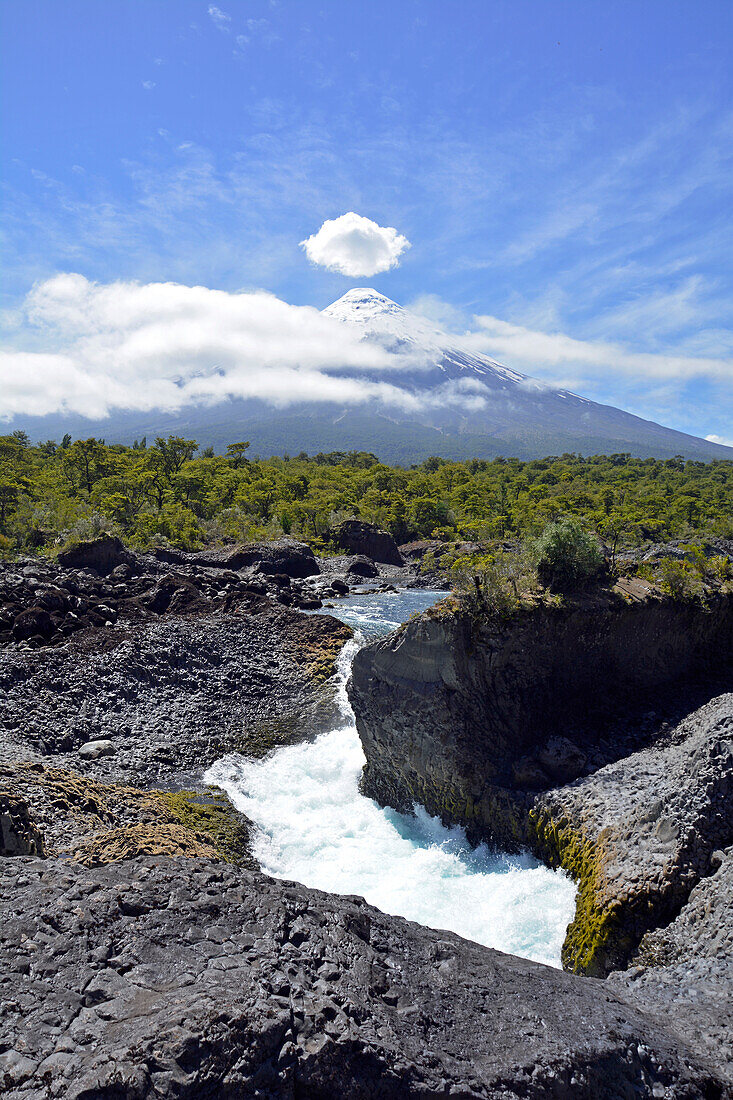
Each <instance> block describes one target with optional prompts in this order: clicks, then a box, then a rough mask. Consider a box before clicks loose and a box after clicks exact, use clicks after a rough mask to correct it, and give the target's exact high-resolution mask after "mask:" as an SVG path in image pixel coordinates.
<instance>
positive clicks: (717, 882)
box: [349, 578, 733, 1075]
mask: <svg viewBox="0 0 733 1100" xmlns="http://www.w3.org/2000/svg"><path fill="white" fill-rule="evenodd" d="M732 667H733V597H732V596H731V594H730V592H728V591H727V589H726V587H725V586H723V587H721V589H720V590H719V591H717V592H713V593H712V596H711V597H710V596H709V597H708V599H707V601H706V602H705V603H703V602H700V601H697V602H692V601H688V602H685V603H680V602H675V601H674V600H672V599H670V598H669V597H665V596H663V595H662V594H661V593H659V592H654V591H652V590H650V586H649V585H648V584H645V583H644V582H642V581H637V580H634V579H630V578H621V579H620V580H619V581H618V582H617V583H616V584H615V585H614V586H613V587H608V586H606V587H602V586H596V587H595V589H593V590H591V591H585V592H582V593H580V594H578V595H577V596H574V597H569V598H567V599H566V600H565V601H564V602H563V604H562V605H561V606H559V607H558V606H557V605H552V604H549V605H548V604H545V603H543V602H542V600H537V601H536V602H535V603H534V605H533V606H524V607H521V608H520V609H519V610H518V612H517V613H516V614H515V615H514V616H513V617H510V618H508V619H503V620H501V619H499V618H498V617H496V618H493V619H492V618H491V617H488V616H487V617H485V618H483V620H482V619H481V618H477V617H476V616H475V615H471V614H469V613H468V612H466V611H462V610H461V609H460V608H459V607H458V606H457V605H456V603H455V601H447V602H446V603H445V604H444V605H442V606H441V605H439V606H438V607H437V608H435V609H433V610H431V611H429V612H427V613H425V614H424V615H422V616H420V617H419V618H417V619H415V620H413V621H411V622H409V623H408V624H406V625H405V626H404V627H403V628H402V629H401V630H398V631H396V632H395V633H394V634H392V635H390V636H389V637H387V638H384V639H381V640H379V641H377V642H374V643H372V644H371V645H370V646H368V647H365V648H364V649H363V650H361V651H360V652H359V653H358V654H357V656H356V658H355V660H354V665H353V669H352V678H351V681H350V684H349V694H350V698H351V700H352V705H353V706H354V710H355V713H356V718H357V727H358V730H359V733H360V736H361V740H362V744H363V747H364V751H365V755H366V758H367V760H366V766H365V769H364V776H363V786H364V790H365V792H366V793H368V794H370V795H371V796H372V797H374V798H376V799H377V800H378V801H380V802H381V803H382V804H383V805H384V804H387V805H391V806H394V807H396V808H397V809H400V810H402V811H409V810H410V808H411V807H412V805H413V804H414V803H415V802H419V803H421V804H422V805H425V806H426V807H427V809H428V810H429V811H430V812H431V813H434V814H437V815H439V816H440V817H441V818H442V820H443V822H444V823H445V824H459V825H462V826H464V827H465V828H466V830H467V832H468V834H469V836H470V837H471V838H472V839H473V840H474V841H476V842H478V841H489V843H497V844H498V845H500V846H514V847H517V848H518V847H522V846H528V847H530V848H531V849H532V850H533V852H534V853H535V854H536V855H538V856H539V857H540V858H541V859H542V860H543V861H544V862H546V863H548V864H550V865H551V866H555V867H562V868H564V869H565V870H567V871H568V872H569V873H570V874H571V875H572V877H573V878H574V879H575V880H576V882H577V883H578V900H577V909H576V914H575V918H574V920H573V922H572V923H571V924H570V926H569V928H568V933H567V937H566V940H565V944H564V948H563V964H564V966H565V967H566V969H569V970H574V971H576V972H577V973H580V974H586V975H598V976H604V975H607V974H609V972H611V971H615V972H616V973H614V975H613V979H612V981H611V983H610V986H612V987H613V988H614V989H616V990H618V991H623V993H624V996H629V997H631V999H633V1000H635V1001H636V1002H637V1003H639V1004H640V1005H643V1006H644V1007H645V1008H647V1009H652V1007H653V1009H654V1010H655V1011H659V1010H663V1008H664V1006H667V1008H668V1010H669V1011H670V1012H671V1014H672V1017H673V1019H674V1020H675V1024H674V1025H673V1026H675V1027H676V1029H677V1032H678V1034H679V1036H680V1038H682V1037H683V1036H687V1035H694V1036H695V1042H696V1043H697V1044H698V1046H699V1047H700V1048H701V1049H704V1050H706V1051H707V1052H708V1053H709V1054H711V1055H712V1056H713V1057H714V1058H716V1059H717V1060H718V1062H719V1063H720V1064H721V1066H722V1072H723V1073H724V1074H728V1075H730V1071H731V1059H730V1050H731V1049H732V1048H731V1038H732V1037H733V1028H732V1027H731V1015H730V1005H731V1004H733V970H731V967H730V965H729V964H730V942H731V939H732V938H733V888H731V878H730V856H731V847H730V846H731V845H732V844H733V695H732V694H730V693H729V692H727V693H726V692H725V691H723V692H722V693H721V694H717V693H719V692H720V691H721V688H723V687H726V686H727V687H728V688H730V687H731V686H732V685H733V681H732V680H731V668H732ZM711 696H712V698H711ZM703 700H704V702H703ZM701 702H703V705H700V703H701ZM716 960H718V962H717V963H716ZM610 986H609V988H610ZM696 1006H697V1007H699V1008H700V1009H701V1011H699V1012H698V1011H697V1010H696ZM703 1006H704V1007H703ZM721 1044H722V1048H723V1049H722V1052H721Z"/></svg>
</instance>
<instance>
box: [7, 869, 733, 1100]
mask: <svg viewBox="0 0 733 1100" xmlns="http://www.w3.org/2000/svg"><path fill="white" fill-rule="evenodd" d="M0 876H2V881H3V890H2V894H1V895H0V1034H2V1042H1V1043H0V1092H2V1095H3V1097H5V1098H6V1100H47V1098H55V1097H58V1098H63V1100H154V1098H173V1097H176V1098H178V1100H203V1098H204V1097H214V1096H216V1097H220V1098H221V1100H235V1098H243V1097H252V1098H255V1097H262V1098H263V1100H264V1098H266V1097H267V1098H271V1100H276V1098H282V1100H292V1098H293V1097H298V1098H301V1100H335V1098H336V1097H349V1098H350V1100H408V1098H414V1100H437V1098H438V1097H447V1096H460V1097H465V1098H466V1100H470V1098H476V1100H511V1098H513V1097H514V1098H517V1100H518V1098H520V1097H521V1098H522V1100H547V1098H549V1097H553V1098H555V1100H571V1098H572V1100H618V1098H620V1097H629V1098H631V1097H640V1098H644V1097H647V1098H650V1100H651V1098H652V1097H665V1098H666V1100H700V1098H706V1100H729V1098H730V1097H731V1096H733V1089H732V1088H731V1085H730V1081H729V1080H726V1077H725V1073H724V1071H723V1070H722V1069H720V1068H718V1066H717V1065H716V1061H718V1058H717V1057H712V1058H708V1057H706V1055H705V1054H704V1053H703V1054H699V1053H698V1052H697V1051H696V1050H695V1049H694V1048H692V1047H691V1046H690V1045H689V1044H688V1043H687V1042H686V1041H685V1039H684V1038H681V1037H680V1036H679V1035H678V1034H676V1033H675V1032H674V1031H673V1030H672V1029H671V1027H670V1021H669V1019H668V1016H667V1013H666V1012H665V1011H664V1009H663V1008H662V1009H659V1008H657V1009H656V1011H642V1010H640V1009H637V1008H635V1007H634V1006H633V1005H632V1004H630V1003H629V1000H628V999H627V996H626V993H625V991H624V989H623V988H619V989H614V990H611V989H608V988H606V987H605V986H604V985H603V984H602V983H600V982H596V981H593V980H592V979H585V980H584V979H580V978H576V977H575V976H573V975H569V974H563V973H562V972H560V971H557V970H552V969H550V968H548V967H544V966H540V965H539V964H536V963H531V962H527V961H525V960H523V959H517V958H513V957H512V956H509V955H503V954H501V953H500V952H497V951H491V950H489V949H487V948H484V947H480V946H479V945H478V944H474V943H469V942H467V941H465V940H461V939H460V938H459V937H458V936H455V935H453V934H452V933H447V932H436V931H431V930H430V929H427V928H422V927H420V926H419V925H416V924H411V923H409V922H408V921H405V920H402V919H400V918H398V917H389V916H385V915H384V914H383V913H380V912H379V911H378V910H376V909H373V908H371V907H370V906H368V905H366V904H365V903H364V901H363V900H362V899H360V898H340V897H333V896H329V895H327V894H322V893H320V892H318V891H315V890H308V889H306V888H304V887H301V886H296V885H293V884H289V883H282V882H274V881H273V880H271V879H267V878H265V877H264V876H263V875H259V874H253V873H249V872H247V871H242V870H236V869H233V868H230V867H227V866H226V865H225V864H222V863H216V862H212V861H209V860H203V859H177V860H170V859H162V858H150V857H148V858H147V859H143V860H139V861H134V862H130V863H127V864H126V865H125V873H124V880H123V879H122V878H121V876H120V869H119V867H114V866H109V867H93V868H84V867H80V866H79V865H78V864H69V863H67V862H62V861H58V860H38V859H33V858H31V857H25V858H24V857H20V858H18V857H16V858H14V859H4V860H3V859H0ZM713 1053H715V1052H713Z"/></svg>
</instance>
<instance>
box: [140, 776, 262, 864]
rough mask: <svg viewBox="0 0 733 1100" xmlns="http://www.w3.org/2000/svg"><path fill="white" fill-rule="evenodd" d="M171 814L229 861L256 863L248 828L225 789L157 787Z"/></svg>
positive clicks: (159, 795) (159, 796) (158, 794)
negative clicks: (178, 789)
mask: <svg viewBox="0 0 733 1100" xmlns="http://www.w3.org/2000/svg"><path fill="white" fill-rule="evenodd" d="M155 793H156V794H157V796H158V798H159V799H160V800H161V802H162V803H163V805H164V806H165V808H166V810H167V812H168V813H169V815H170V817H171V818H172V819H173V820H174V821H177V822H179V823H180V824H181V825H184V826H185V827H186V828H187V829H190V830H191V831H192V832H194V833H197V834H199V835H200V836H203V837H204V838H205V839H206V840H207V841H208V842H209V844H211V845H212V847H213V848H214V849H215V850H216V852H217V853H218V854H219V855H220V856H221V858H222V859H225V860H226V861H227V863H236V864H239V865H240V866H250V867H256V866H257V865H256V863H255V861H254V859H253V858H252V855H251V853H250V849H249V830H248V828H247V824H246V821H245V819H244V818H243V817H242V816H241V815H240V814H238V813H237V811H236V810H235V808H234V806H233V805H232V803H231V802H230V800H229V798H228V797H227V795H226V794H224V792H223V791H217V790H215V789H214V788H209V790H208V791H207V792H206V793H202V792H200V791H156V792H155Z"/></svg>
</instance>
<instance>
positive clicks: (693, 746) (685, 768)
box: [529, 694, 733, 975]
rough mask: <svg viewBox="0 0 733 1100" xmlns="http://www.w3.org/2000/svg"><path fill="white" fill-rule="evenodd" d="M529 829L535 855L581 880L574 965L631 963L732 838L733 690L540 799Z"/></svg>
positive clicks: (598, 968) (570, 960)
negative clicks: (648, 742) (646, 744)
mask: <svg viewBox="0 0 733 1100" xmlns="http://www.w3.org/2000/svg"><path fill="white" fill-rule="evenodd" d="M529 833H530V842H531V844H532V847H533V849H534V851H535V852H536V853H537V854H538V855H539V856H540V857H541V858H543V859H544V860H545V861H546V862H548V863H550V864H552V865H553V866H562V867H565V868H566V869H567V870H568V871H570V872H571V873H572V875H573V877H574V878H575V879H576V880H577V882H578V885H579V890H578V902H577V910H576V914H575V919H574V921H573V923H572V924H571V925H570V927H569V929H568V934H567V938H566V940H565V944H564V947H563V963H564V965H565V966H566V968H568V969H571V970H576V971H580V972H582V973H591V974H599V975H600V974H606V973H608V971H609V970H613V969H618V968H620V967H622V966H625V965H626V964H627V963H628V961H629V958H630V956H631V954H632V952H633V951H634V950H635V949H636V948H637V946H638V944H639V941H640V940H641V938H642V936H644V934H645V933H646V932H648V931H649V930H650V929H656V928H659V927H661V926H664V925H666V924H667V923H668V922H669V921H670V919H672V918H673V917H675V916H676V915H677V913H678V912H679V911H680V908H681V907H682V905H683V904H684V903H685V902H686V900H687V898H688V896H689V895H690V892H691V891H692V889H693V887H694V886H695V885H696V884H697V883H698V882H699V881H700V880H701V879H702V878H703V877H705V876H707V875H709V874H710V872H711V870H712V868H713V866H714V854H715V853H716V851H718V850H720V849H722V848H725V847H726V846H727V845H729V844H730V843H732V842H733V695H731V694H727V695H721V696H719V697H718V698H716V699H713V700H712V701H711V702H710V703H708V704H706V705H705V706H703V707H700V709H699V710H697V711H695V713H694V714H691V715H689V717H688V718H686V719H685V720H684V721H683V722H681V723H680V724H679V726H677V727H676V728H675V729H674V730H672V731H671V733H670V734H668V735H667V736H666V737H665V739H664V741H663V742H661V743H656V744H655V745H653V746H651V747H650V748H647V749H644V750H642V751H641V752H637V753H633V754H632V755H631V756H628V757H626V758H625V759H622V760H619V761H617V762H616V763H615V764H610V765H608V766H607V767H605V768H601V769H600V770H599V771H597V772H595V773H594V774H593V775H590V776H587V777H585V778H583V779H579V780H577V781H576V782H575V783H573V784H571V785H570V786H566V787H560V788H559V789H557V790H553V791H548V792H546V793H544V794H541V795H539V797H538V798H537V800H536V802H535V805H534V806H533V807H532V809H531V811H530V814H529ZM731 900H733V898H732V899H731Z"/></svg>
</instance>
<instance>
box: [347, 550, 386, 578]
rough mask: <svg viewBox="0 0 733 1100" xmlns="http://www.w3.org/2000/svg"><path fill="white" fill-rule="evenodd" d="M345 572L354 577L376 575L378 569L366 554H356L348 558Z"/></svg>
mask: <svg viewBox="0 0 733 1100" xmlns="http://www.w3.org/2000/svg"><path fill="white" fill-rule="evenodd" d="M347 573H351V575H352V576H354V577H370V578H371V577H378V576H379V570H378V569H377V567H376V565H375V564H374V562H373V561H372V559H371V558H368V557H367V556H366V554H356V555H355V556H354V557H353V558H351V559H350V560H349V568H348V570H347Z"/></svg>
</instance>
